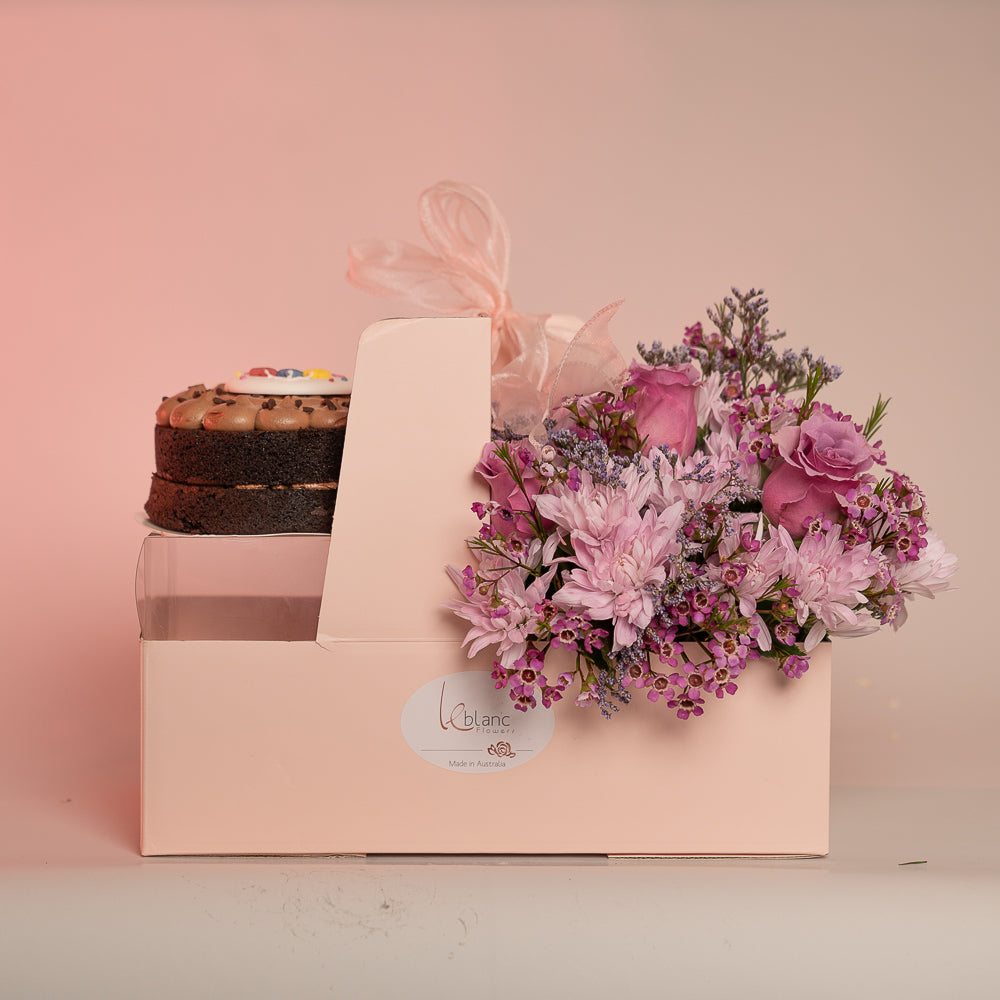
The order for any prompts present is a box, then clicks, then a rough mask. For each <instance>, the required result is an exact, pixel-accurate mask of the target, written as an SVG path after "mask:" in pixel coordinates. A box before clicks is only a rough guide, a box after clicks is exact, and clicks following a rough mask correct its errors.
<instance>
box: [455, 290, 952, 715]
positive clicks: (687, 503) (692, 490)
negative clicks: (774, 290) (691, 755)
mask: <svg viewBox="0 0 1000 1000" xmlns="http://www.w3.org/2000/svg"><path fill="white" fill-rule="evenodd" d="M767 311H768V308H767V300H766V299H765V298H764V297H763V295H762V294H761V293H760V292H758V291H754V290H751V291H750V292H747V293H745V294H744V293H741V292H739V291H737V290H736V289H734V290H733V295H732V296H731V297H727V298H725V299H724V300H723V302H722V303H721V304H720V305H719V306H716V307H715V308H713V309H711V310H709V313H708V315H709V319H710V321H711V323H712V326H713V329H712V330H711V331H709V332H707V333H706V332H705V331H704V330H703V329H702V326H701V324H700V323H698V324H695V325H694V326H692V327H689V328H688V329H687V330H686V331H685V335H684V339H683V343H682V344H681V345H680V346H678V347H675V348H673V349H671V350H664V349H663V347H662V346H661V345H660V344H659V343H654V344H653V346H652V348H651V349H649V350H646V349H645V348H644V347H643V346H642V345H641V344H640V345H639V347H638V351H639V354H640V356H641V357H642V363H635V364H633V365H632V366H631V367H630V368H629V369H628V370H627V371H624V372H622V374H621V376H620V378H619V380H618V383H617V386H616V387H615V388H612V389H608V390H607V391H602V392H597V393H591V394H589V395H586V396H577V397H571V398H568V399H565V400H563V401H562V405H561V406H560V407H559V408H558V410H557V411H556V412H555V413H553V414H551V419H549V420H548V421H547V422H546V425H545V426H546V428H547V439H546V440H544V441H541V442H539V441H537V440H534V439H529V438H525V437H518V436H515V435H513V434H512V433H510V432H509V431H505V430H504V429H499V430H498V431H495V433H494V440H493V441H492V442H490V443H489V444H487V445H486V447H485V448H484V451H483V455H482V459H481V461H480V463H479V464H478V465H477V467H476V471H477V472H478V473H479V474H480V475H482V476H483V478H484V479H486V481H487V482H488V483H489V485H490V490H491V500H490V502H489V503H477V504H475V505H474V507H473V510H474V511H475V513H476V514H477V515H478V517H479V519H480V521H481V522H482V523H481V527H480V530H479V533H478V535H476V536H474V537H473V538H470V539H469V547H470V549H471V550H472V552H473V553H474V555H475V560H474V563H473V564H470V565H469V566H467V567H465V569H464V570H463V571H459V570H458V569H456V568H454V567H449V573H450V575H451V577H452V580H453V581H454V582H455V584H456V586H457V587H458V589H459V591H460V593H461V596H460V597H459V598H458V599H457V600H455V601H452V602H451V603H450V605H449V606H450V607H451V609H452V610H453V611H455V613H456V614H458V615H459V616H461V617H462V618H464V619H465V620H466V621H468V622H469V624H470V626H471V627H470V629H469V631H468V634H467V636H466V640H465V641H466V644H467V645H468V646H469V654H470V656H472V655H475V654H476V653H478V652H479V651H481V650H483V649H489V648H492V649H494V650H495V662H494V668H493V676H494V678H495V680H496V685H497V687H498V688H507V689H508V690H509V693H510V697H511V700H512V701H513V702H514V705H515V708H517V709H520V710H522V711H527V710H528V709H532V708H535V707H536V706H537V704H538V702H539V701H541V703H542V705H543V706H544V707H549V706H551V705H552V703H553V702H555V701H558V700H560V699H561V698H562V697H563V695H564V693H565V692H566V691H567V690H568V689H569V688H570V687H571V686H574V685H575V686H576V687H577V688H578V694H577V695H576V701H577V703H578V704H579V705H597V706H598V707H599V708H600V709H601V711H602V712H603V713H604V714H605V715H610V713H611V712H612V711H613V710H615V709H616V708H617V707H618V706H619V705H620V704H622V703H626V702H627V701H628V700H629V699H630V697H632V696H633V695H634V694H635V693H636V692H642V693H644V694H645V695H646V697H647V698H649V699H650V700H652V701H662V702H663V703H664V704H665V706H666V707H667V708H668V709H670V710H672V711H674V712H675V713H676V714H677V715H678V716H679V717H680V718H684V719H686V718H691V717H697V716H699V715H702V714H703V713H704V712H705V711H706V708H707V706H708V705H709V704H710V703H711V702H713V701H716V700H718V699H722V698H727V697H730V696H732V695H734V694H736V693H737V692H738V690H739V677H740V675H741V674H742V673H743V671H744V670H746V669H747V667H748V665H749V664H750V663H751V662H752V661H754V660H758V659H761V658H763V657H765V656H766V657H767V658H769V659H770V660H771V661H772V662H773V663H774V664H775V665H776V667H777V669H778V670H780V671H781V672H782V673H784V674H785V675H786V676H787V677H789V678H800V677H802V676H803V674H805V673H806V671H807V670H808V666H809V655H810V653H811V652H812V651H813V650H814V649H815V648H816V646H817V644H818V643H820V642H822V641H824V640H825V639H827V638H829V637H832V636H858V635H865V634H868V633H870V632H874V631H876V630H878V629H879V628H882V627H884V626H888V627H891V628H898V627H899V626H900V625H901V624H902V623H903V622H904V621H905V619H906V604H907V602H908V601H909V600H910V599H912V598H914V597H917V596H921V597H934V596H935V595H936V594H937V593H939V592H941V591H942V590H946V589H948V584H949V580H950V578H951V576H952V575H953V573H954V572H955V568H956V559H955V557H954V556H953V555H950V554H949V553H948V552H947V551H946V549H945V547H944V545H943V543H942V542H941V541H940V539H939V538H938V537H937V536H936V535H935V534H934V532H932V531H931V530H930V529H929V527H928V524H927V517H926V507H925V503H924V497H923V494H922V493H921V491H920V490H919V489H918V488H917V486H916V485H915V484H914V483H913V482H912V481H911V480H909V479H908V478H907V477H906V476H903V475H901V474H900V473H897V472H892V471H890V470H888V469H886V468H885V467H884V466H885V461H886V460H885V455H884V453H883V451H882V446H881V442H879V441H877V440H873V439H874V438H875V437H876V435H877V433H878V429H879V426H880V424H881V422H882V420H883V418H884V415H885V411H886V406H887V404H886V402H884V401H883V400H882V399H881V398H879V400H878V401H877V402H876V404H875V406H874V407H873V409H872V412H871V415H870V416H869V417H868V419H867V421H866V422H865V423H864V424H858V423H856V422H855V421H854V420H853V418H852V417H850V416H848V415H846V414H843V413H838V412H836V411H834V410H833V409H832V408H830V407H829V406H828V405H825V404H820V403H817V402H816V397H817V395H818V393H819V391H820V390H821V389H822V388H823V387H824V386H826V385H827V384H829V383H830V382H832V381H833V380H834V379H836V378H837V376H838V375H839V374H840V372H839V370H838V369H836V368H834V367H833V366H831V365H828V364H827V363H826V362H825V361H824V360H823V359H822V358H814V357H813V356H812V354H811V353H810V352H809V351H808V350H806V351H802V352H800V353H796V352H793V351H790V350H787V351H785V352H783V353H778V352H777V351H776V350H775V348H774V346H773V343H774V341H776V340H777V339H779V337H781V336H782V335H781V334H770V333H769V332H768V324H767ZM553 651H560V655H559V656H558V658H557V657H555V656H553V657H552V658H551V660H550V662H549V663H548V664H547V657H549V655H550V653H552V652H553ZM567 652H568V653H569V654H570V657H569V658H567V657H566V655H565V654H566V653H567ZM568 663H569V664H571V665H568ZM555 664H558V666H556V665H555Z"/></svg>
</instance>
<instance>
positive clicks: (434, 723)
mask: <svg viewBox="0 0 1000 1000" xmlns="http://www.w3.org/2000/svg"><path fill="white" fill-rule="evenodd" d="M555 724H556V722H555V716H554V714H553V713H552V712H551V711H550V710H549V709H547V708H542V707H540V706H539V707H538V708H533V709H529V710H528V711H527V712H519V711H517V710H516V709H515V708H514V703H513V702H512V701H511V700H510V694H509V693H508V692H507V691H506V690H500V691H498V690H497V689H496V684H495V682H494V680H493V678H492V677H491V676H490V674H489V672H488V671H486V670H463V671H461V672H459V673H457V674H448V675H447V676H446V677H438V678H436V679H435V680H433V681H430V682H429V683H427V684H425V685H424V686H423V687H422V688H419V689H418V690H416V691H414V693H413V694H412V695H410V698H409V700H408V701H407V702H406V704H405V705H404V706H403V713H402V716H401V717H400V727H401V728H402V731H403V739H405V740H406V742H407V744H408V745H409V747H410V749H411V750H412V751H413V752H414V753H415V754H418V755H419V756H420V757H422V758H423V759H424V760H426V761H427V762H428V763H430V764H433V765H434V766H435V767H443V768H444V769H445V770H446V771H461V772H464V773H465V774H497V773H499V772H501V771H509V770H510V769H511V768H512V767H519V766H520V765H521V764H526V763H527V762H528V761H529V760H531V759H532V757H535V756H537V755H538V754H539V753H541V751H542V750H544V749H545V747H546V745H547V744H548V742H549V740H550V739H552V732H553V730H554V729H555Z"/></svg>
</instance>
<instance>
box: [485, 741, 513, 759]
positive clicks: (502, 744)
mask: <svg viewBox="0 0 1000 1000" xmlns="http://www.w3.org/2000/svg"><path fill="white" fill-rule="evenodd" d="M486 752H487V753H490V754H492V755H493V756H494V757H516V756H517V754H516V753H515V752H514V750H513V748H512V747H511V745H510V744H509V743H507V742H506V741H505V740H500V741H499V742H498V743H494V744H493V745H492V746H491V747H487V748H486Z"/></svg>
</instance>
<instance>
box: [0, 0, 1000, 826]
mask: <svg viewBox="0 0 1000 1000" xmlns="http://www.w3.org/2000/svg"><path fill="white" fill-rule="evenodd" d="M998 42H1000V8H997V7H996V6H994V5H990V4H980V3H951V4H947V5H946V4H944V3H914V2H909V3H898V4H897V3H879V4H867V3H846V2H845V3H811V4H797V3H792V2H758V3H745V4H740V3H723V2H703V3H690V4H684V3H677V4H671V3H662V4H657V3H652V2H648V3H638V2H614V3H612V2H610V0H607V2H604V3H596V2H581V3H567V2H554V0H553V2H542V0H535V2H531V3H527V2H525V3H514V2H512V3H492V4H486V3H480V4H473V3H458V2H445V0H437V2H431V0H424V2H406V3H404V2H395V3H393V2H386V0H382V2H373V3H368V4H360V3H347V2H343V3H337V2H328V3H321V2H318V0H315V2H305V0H299V2H281V3H279V2H277V0H273V2H265V0H261V2H255V3H250V4H242V3H236V2H221V0H220V2H209V0H205V2H200V3H197V2H183V3H176V2H169V0H162V2H155V0H144V2H142V3H132V4H129V3H125V2H101V3H98V2H89V3H85V2H81V3H75V4H71V3H68V2H67V3H56V2H27V0H24V2H16V0H5V2H3V3H0V123H2V131H0V143H2V150H0V226H2V236H0V330H3V340H4V361H5V370H6V372H7V378H6V380H5V385H4V391H3V393H2V395H0V411H2V421H0V427H2V434H3V467H4V488H3V491H2V504H3V510H2V515H3V520H2V523H3V524H4V525H5V527H6V531H5V535H4V541H3V546H2V550H0V551H2V557H0V558H2V565H3V573H2V579H3V588H4V594H3V603H2V613H3V619H4V620H3V632H2V636H3V643H4V647H3V649H4V651H3V658H2V663H0V671H2V677H0V683H2V694H0V705H2V706H3V708H2V713H3V719H4V721H3V724H2V726H0V760H2V761H3V764H2V771H0V773H3V774H4V780H5V781H7V782H8V783H12V784H14V785H16V786H18V787H19V788H20V789H21V794H22V796H24V797H26V799H27V798H30V799H34V800H37V801H38V802H42V801H46V802H60V801H63V800H64V799H65V798H69V797H71V796H72V795H73V794H77V795H78V796H79V789H80V788H81V787H83V786H86V787H88V788H89V789H90V794H89V795H88V796H87V797H86V801H87V803H88V804H87V805H86V806H85V807H84V808H87V809H90V810H91V812H92V817H93V820H94V823H95V824H96V825H98V826H99V825H100V824H101V823H102V822H105V821H107V822H114V820H113V817H114V816H116V815H117V816H119V817H125V816H131V815H132V814H133V812H134V809H135V793H136V778H137V737H138V714H137V713H138V673H137V653H136V638H137V625H136V618H135V613H134V607H133V597H132V576H133V570H134V565H135V559H136V555H137V552H138V548H139V544H140V541H141V539H142V537H143V534H144V532H143V529H142V528H141V527H140V526H139V525H138V524H137V523H136V522H135V521H134V520H133V513H134V512H135V511H138V510H139V509H140V508H141V506H142V503H143V502H144V500H145V495H146V490H147V486H148V476H149V473H150V471H151V469H152V462H153V456H152V425H153V411H154V410H155V407H156V405H157V403H158V402H159V400H160V397H161V396H162V395H164V394H168V393H172V392H174V391H176V390H177V389H179V388H181V387H183V386H185V385H187V384H189V383H191V382H195V381H202V380H204V381H209V380H213V379H221V378H223V377H225V376H226V375H228V374H229V373H230V372H232V371H234V370H236V369H238V368H242V367H244V366H248V365H253V364H270V363H272V362H273V361H275V360H277V361H280V362H281V363H289V362H290V363H298V362H299V360H301V361H302V362H303V363H304V364H313V363H328V365H329V366H331V367H340V368H343V369H348V370H349V369H350V368H351V366H352V364H353V355H354V348H355V345H356V342H357V338H358V336H359V334H360V332H361V330H362V329H363V328H364V327H365V326H366V325H367V324H369V323H370V322H372V321H374V320H376V319H379V318H381V317H383V316H384V315H387V314H389V312H390V311H391V308H390V306H389V305H387V304H386V303H383V302H381V301H379V300H376V299H373V298H370V297H368V296H365V295H364V294H362V293H360V292H358V291H356V290H354V289H353V288H351V287H350V286H348V285H347V283H346V282H345V281H344V278H343V272H344V268H345V252H346V248H347V246H348V244H349V243H351V242H352V241H354V240H357V239H361V238H364V237H368V236H375V235H382V236H395V237H401V238H406V239H412V240H417V239H418V238H419V231H418V228H417V223H416V216H415V204H416V198H417V195H418V194H419V192H420V191H421V190H422V189H423V188H424V187H426V186H427V185H429V184H431V183H433V182H435V181H437V180H441V179H445V178H452V179H458V180H465V181H470V182H473V183H476V184H479V185H481V186H483V187H485V188H486V189H487V190H488V191H490V192H491V193H492V195H493V196H494V198H495V199H496V201H497V202H498V204H499V205H500V207H501V210H502V211H503V212H504V214H505V216H506V218H507V221H508V223H509V225H510V228H511V231H512V235H513V247H514V253H513V264H512V273H513V277H512V286H511V290H512V294H513V298H514V302H515V305H516V306H517V307H519V308H521V309H523V310H525V311H537V312H548V311H553V312H570V313H575V314H577V315H581V316H588V315H590V314H591V313H592V312H594V311H596V310H597V309H598V308H600V307H601V306H603V305H605V304H606V303H608V302H610V301H611V300H613V299H616V298H619V297H624V298H625V300H626V304H625V307H624V308H623V309H622V311H621V312H620V313H619V317H618V319H617V320H616V327H615V335H616V339H617V340H618V342H619V344H620V346H621V347H622V349H623V351H624V352H625V353H626V355H627V356H631V353H632V347H633V345H634V343H635V341H637V340H644V341H646V342H649V341H651V340H653V339H656V338H661V339H663V340H665V341H667V342H673V341H674V340H676V339H678V338H679V336H680V334H681V333H682V331H683V327H684V325H686V324H689V323H691V322H693V321H694V320H696V319H699V318H701V317H702V316H703V313H704V308H705V306H707V305H708V304H709V303H710V302H712V301H715V300H716V299H718V298H719V297H720V296H721V295H723V294H725V293H726V292H727V291H728V289H729V286H730V285H732V284H737V285H740V286H742V287H746V286H749V285H756V286H758V287H761V286H762V287H764V288H765V289H766V290H767V292H768V293H769V296H770V298H771V302H772V319H773V321H774V323H775V324H776V325H777V327H779V328H781V329H785V330H787V331H788V332H789V340H788V343H789V346H794V347H803V346H806V345H809V346H811V347H813V348H814V349H816V350H817V351H819V352H820V353H823V354H825V355H826V356H827V358H828V359H830V360H832V361H835V362H836V363H839V364H840V365H842V366H843V367H844V368H845V371H846V374H845V375H844V376H843V378H842V379H841V380H840V382H839V383H837V384H836V385H835V386H834V387H833V391H832V393H831V394H829V395H828V396H827V398H828V399H829V400H830V401H832V402H833V403H834V404H835V405H836V406H838V407H839V408H842V409H844V410H847V411H848V412H852V413H854V414H855V415H856V416H858V417H859V418H860V417H863V416H864V415H865V414H866V413H867V411H868V409H869V407H870V405H871V403H872V401H873V400H874V398H875V396H876V395H877V393H879V392H882V393H883V394H886V395H890V396H892V397H893V404H892V407H891V410H890V415H889V419H888V422H887V424H886V425H885V428H884V435H883V436H884V439H885V442H886V445H887V448H888V451H889V459H890V465H892V466H894V467H896V468H899V469H902V470H904V471H906V472H908V473H909V474H910V475H911V476H912V477H913V478H915V479H916V480H917V482H918V483H920V484H921V485H922V486H923V487H924V489H925V490H926V491H927V493H928V494H929V497H930V499H931V503H932V507H933V509H932V514H933V516H934V522H935V525H936V527H937V528H938V529H939V531H940V533H941V534H942V535H943V536H944V537H945V539H946V540H947V542H948V543H949V545H950V547H951V548H952V549H953V550H954V551H956V552H957V553H958V554H959V557H960V559H961V560H962V568H961V571H960V575H959V577H958V580H957V582H958V585H959V587H960V588H961V589H960V591H959V592H957V593H952V594H947V595H944V596H943V597H941V598H939V599H938V600H937V601H936V602H934V603H929V602H924V603H923V604H921V605H917V606H914V607H913V608H912V613H911V621H910V623H909V624H908V625H907V626H906V628H905V629H904V630H903V631H902V632H900V633H898V634H896V635H891V634H887V635H880V636H876V637H873V638H869V639H865V640H860V641H855V642H847V641H845V642H842V643H841V644H840V646H839V648H838V649H837V651H836V661H837V662H836V674H835V681H834V697H835V702H834V746H833V761H834V764H833V778H834V781H835V782H836V783H840V784H876V785H877V784H884V785H966V786H968V785H972V786H996V784H997V782H998V779H997V771H996V763H997V758H998V743H997V736H996V725H995V719H996V717H997V713H998V710H1000V694H998V687H997V685H996V683H995V680H994V676H995V665H996V662H997V654H996V652H995V647H994V643H993V635H992V629H991V628H990V629H987V628H986V626H987V625H989V624H991V623H992V621H993V619H994V617H995V611H994V605H993V600H994V593H993V590H992V587H991V584H990V581H991V579H992V577H991V576H989V572H990V570H989V567H990V566H991V565H994V564H995V563H996V556H997V544H996V530H995V528H994V526H993V524H992V523H991V521H992V520H993V519H995V516H996V515H995V513H994V511H993V510H992V508H991V506H989V505H990V502H991V501H992V499H993V497H994V496H995V492H994V491H995V487H996V485H997V476H996V469H995V464H994V458H993V456H995V454H996V444H995V441H994V440H993V438H992V437H989V436H987V435H990V434H991V432H992V431H993V424H994V422H993V421H992V420H991V419H990V418H991V416H992V411H991V409H990V403H991V400H992V397H993V395H994V386H993V383H994V379H995V377H996V376H995V372H996V371H997V361H998V358H997V347H996V337H995V334H994V329H993V328H994V325H995V311H996V308H997V305H996V302H995V300H994V298H993V295H992V292H993V290H994V289H995V284H996V273H997V254H996V233H997V223H998V214H1000V213H998V200H997V194H996V177H997V176H998V173H1000V155H998V154H1000V138H998V134H997V129H996V128H995V122H996V116H995V102H996V100H997V98H998V97H1000V69H998V66H1000V64H998V61H997V59H996V48H997V44H998ZM444 364H445V359H435V358H428V363H427V367H428V371H429V372H430V373H432V374H434V373H440V372H441V370H442V368H443V366H444ZM445 384H446V381H445ZM980 435H983V436H982V437H980ZM399 440H400V438H399V437H397V436H396V434H395V432H390V433H389V434H388V435H387V440H386V448H387V452H391V449H392V448H393V447H394V446H395V445H396V444H397V443H398V442H399ZM980 518H981V519H982V520H980ZM987 518H991V521H988V520H987ZM790 752H794V748H790Z"/></svg>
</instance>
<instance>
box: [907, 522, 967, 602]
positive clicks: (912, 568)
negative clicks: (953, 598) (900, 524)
mask: <svg viewBox="0 0 1000 1000" xmlns="http://www.w3.org/2000/svg"><path fill="white" fill-rule="evenodd" d="M924 538H925V539H926V541H927V545H926V547H925V548H924V549H922V550H921V552H920V558H919V559H915V560H907V561H906V562H904V563H902V564H901V565H900V566H898V567H897V568H896V572H895V576H896V585H897V586H898V587H899V589H900V590H901V591H902V592H903V594H904V595H905V596H906V597H909V598H913V597H930V598H933V597H934V595H935V594H940V593H942V592H943V591H946V590H952V589H953V588H952V587H951V586H949V581H950V580H951V577H952V575H953V574H954V572H955V570H956V569H957V568H958V556H956V555H954V554H953V553H951V552H948V551H947V550H946V549H945V547H944V542H942V541H941V539H940V538H938V536H937V535H936V534H935V533H934V532H933V531H928V532H927V534H926V535H925V536H924Z"/></svg>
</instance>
